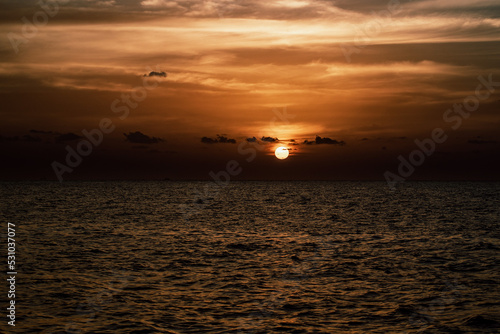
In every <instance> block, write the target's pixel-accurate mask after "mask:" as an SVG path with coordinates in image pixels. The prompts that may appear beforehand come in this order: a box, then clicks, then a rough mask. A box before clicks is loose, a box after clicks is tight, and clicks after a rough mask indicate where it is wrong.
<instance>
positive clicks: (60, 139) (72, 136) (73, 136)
mask: <svg viewBox="0 0 500 334" xmlns="http://www.w3.org/2000/svg"><path fill="white" fill-rule="evenodd" d="M80 138H83V137H82V136H79V135H77V134H74V133H72V132H70V133H64V134H62V135H59V136H57V137H56V141H57V142H65V141H72V140H77V139H80Z"/></svg>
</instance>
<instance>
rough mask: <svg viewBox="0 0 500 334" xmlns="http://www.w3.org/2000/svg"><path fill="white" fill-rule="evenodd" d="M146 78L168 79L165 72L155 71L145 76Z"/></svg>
mask: <svg viewBox="0 0 500 334" xmlns="http://www.w3.org/2000/svg"><path fill="white" fill-rule="evenodd" d="M144 76H145V77H160V78H166V77H167V73H165V72H155V71H152V72H149V74H144Z"/></svg>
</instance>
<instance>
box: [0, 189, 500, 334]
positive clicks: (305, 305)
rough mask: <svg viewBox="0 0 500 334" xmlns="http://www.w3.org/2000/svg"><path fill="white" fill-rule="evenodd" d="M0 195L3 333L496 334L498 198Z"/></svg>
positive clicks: (284, 193)
mask: <svg viewBox="0 0 500 334" xmlns="http://www.w3.org/2000/svg"><path fill="white" fill-rule="evenodd" d="M0 186H1V195H2V204H1V205H2V206H1V207H2V211H1V213H2V221H3V223H2V224H3V225H2V230H1V233H2V236H1V237H2V241H1V243H2V244H1V245H2V253H1V254H2V263H3V262H4V260H3V259H4V258H5V256H6V249H5V248H6V245H5V238H6V236H5V232H6V226H7V221H10V222H14V223H16V233H17V236H16V239H17V243H18V245H17V251H18V260H19V265H18V268H17V271H18V276H17V280H18V285H17V315H18V318H17V321H16V327H15V329H13V328H12V327H10V326H9V327H8V326H7V324H6V322H7V320H6V317H5V315H4V314H2V318H3V319H4V320H2V321H1V323H0V328H2V329H3V331H4V332H5V331H8V332H16V333H66V332H68V333H499V332H500V289H499V283H500V261H499V254H500V240H499V238H500V228H499V225H500V184H499V183H491V184H488V183H407V184H405V185H403V186H402V188H400V189H399V191H396V192H392V191H390V190H389V189H388V188H387V186H386V185H385V184H384V183H349V182H345V183H342V182H337V183H328V182H296V183H293V182H274V183H272V182H246V183H245V182H233V183H231V184H230V185H229V186H227V187H225V188H221V189H218V188H217V187H213V186H210V184H209V183H202V182H184V183H182V182H179V183H176V182H157V183H154V182H108V183H97V182H96V183H91V182H88V183H87V182H83V183H69V182H68V183H64V184H56V183H3V184H1V185H0ZM207 187H209V188H207ZM2 272H4V269H3V268H2ZM2 289H5V286H3V287H2ZM2 296H5V291H4V290H2ZM1 300H2V303H3V304H2V309H3V310H5V307H6V305H7V304H6V303H5V302H4V301H5V298H4V297H2V299H1ZM4 313H5V311H4ZM7 327H8V328H7Z"/></svg>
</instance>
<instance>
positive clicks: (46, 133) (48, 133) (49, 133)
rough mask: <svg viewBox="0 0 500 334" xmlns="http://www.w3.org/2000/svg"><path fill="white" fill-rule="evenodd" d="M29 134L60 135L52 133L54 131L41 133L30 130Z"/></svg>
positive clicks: (41, 131) (40, 131)
mask: <svg viewBox="0 0 500 334" xmlns="http://www.w3.org/2000/svg"><path fill="white" fill-rule="evenodd" d="M30 133H36V134H41V135H59V134H60V133H57V132H54V131H43V130H33V129H31V130H30Z"/></svg>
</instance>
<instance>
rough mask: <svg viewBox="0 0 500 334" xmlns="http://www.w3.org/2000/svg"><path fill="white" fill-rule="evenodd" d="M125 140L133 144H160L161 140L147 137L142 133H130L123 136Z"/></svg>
mask: <svg viewBox="0 0 500 334" xmlns="http://www.w3.org/2000/svg"><path fill="white" fill-rule="evenodd" d="M123 135H124V136H125V137H126V138H127V139H126V141H128V142H131V143H134V144H156V143H159V142H162V141H163V139H161V138H156V137H149V136H147V135H145V134H143V133H142V132H139V131H136V132H130V133H129V134H126V133H124V134H123Z"/></svg>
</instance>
